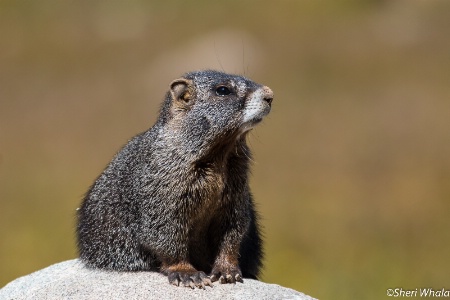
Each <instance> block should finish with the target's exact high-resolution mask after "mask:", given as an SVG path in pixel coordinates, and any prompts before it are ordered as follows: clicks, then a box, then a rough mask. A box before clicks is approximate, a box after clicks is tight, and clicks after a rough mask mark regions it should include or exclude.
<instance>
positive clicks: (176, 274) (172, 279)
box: [167, 271, 212, 289]
mask: <svg viewBox="0 0 450 300" xmlns="http://www.w3.org/2000/svg"><path fill="white" fill-rule="evenodd" d="M167 277H168V278H169V283H170V284H173V285H176V286H180V285H181V286H185V287H190V288H193V289H194V288H195V287H198V288H200V289H204V288H205V286H206V285H209V286H210V287H212V282H211V279H209V277H208V276H207V275H206V274H205V273H204V272H201V271H172V272H170V271H169V272H168V274H167Z"/></svg>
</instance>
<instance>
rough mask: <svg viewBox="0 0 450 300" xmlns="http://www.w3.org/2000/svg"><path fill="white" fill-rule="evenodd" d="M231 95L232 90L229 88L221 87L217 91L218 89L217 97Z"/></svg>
mask: <svg viewBox="0 0 450 300" xmlns="http://www.w3.org/2000/svg"><path fill="white" fill-rule="evenodd" d="M229 94H231V91H230V89H229V88H227V87H226V86H223V85H222V86H219V87H218V88H217V89H216V95H217V96H226V95H229Z"/></svg>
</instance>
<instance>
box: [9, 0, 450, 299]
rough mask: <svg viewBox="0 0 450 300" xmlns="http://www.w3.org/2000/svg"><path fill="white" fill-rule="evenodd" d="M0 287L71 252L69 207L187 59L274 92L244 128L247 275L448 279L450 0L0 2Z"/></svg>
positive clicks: (340, 286) (334, 291) (188, 64)
mask: <svg viewBox="0 0 450 300" xmlns="http://www.w3.org/2000/svg"><path fill="white" fill-rule="evenodd" d="M0 37H1V39H0V45H1V46H0V243H1V244H0V286H3V285H5V284H6V283H7V282H9V281H11V280H13V279H15V278H16V277H18V276H22V275H26V274H28V273H30V272H32V271H35V270H38V269H40V268H44V267H46V266H48V265H50V264H53V263H57V262H60V261H62V260H67V259H72V258H75V257H76V255H77V254H76V247H75V238H74V228H75V209H76V208H77V207H78V205H79V203H80V201H81V199H82V196H83V194H84V193H85V192H86V190H87V189H88V187H89V185H90V184H91V183H92V182H93V180H94V179H95V178H96V176H98V175H99V173H100V172H101V171H102V169H103V168H104V167H105V165H106V164H107V163H108V162H109V160H110V159H111V158H112V156H113V155H114V153H115V152H116V151H117V150H118V149H119V148H120V147H121V146H122V145H123V144H124V143H126V141H127V140H128V139H129V138H131V137H132V136H133V135H135V134H137V133H138V132H141V131H143V130H145V129H147V128H149V127H150V126H151V125H152V124H153V122H154V121H155V119H156V116H157V113H158V108H159V103H160V101H161V100H162V99H163V96H164V93H165V91H166V90H167V87H168V84H169V83H170V81H172V80H173V79H175V78H177V77H178V76H180V75H181V74H183V73H184V72H186V71H190V70H195V69H206V68H213V69H219V70H225V71H227V72H231V73H239V74H244V75H246V76H248V77H250V78H252V79H254V80H255V81H257V82H260V83H262V84H265V85H268V86H269V87H271V88H272V90H273V91H274V93H275V99H274V102H273V109H272V112H271V114H270V115H269V116H268V117H267V118H266V120H265V121H264V123H263V124H262V125H260V126H259V127H258V128H256V129H255V130H254V131H253V133H252V134H251V137H250V139H249V144H250V146H251V147H252V149H253V153H254V161H255V162H254V165H253V172H252V173H253V175H252V179H251V187H252V191H253V193H254V196H255V199H256V202H257V203H258V209H259V211H260V213H261V215H262V224H263V225H264V232H265V249H266V259H265V269H264V274H263V277H262V279H263V280H264V281H266V282H271V283H277V284H280V285H284V286H287V287H291V288H294V289H297V290H299V291H302V292H305V293H307V294H310V295H311V296H314V297H318V298H322V299H380V298H387V296H386V290H387V289H388V288H396V287H402V288H403V289H416V288H421V287H433V288H435V289H441V288H442V287H445V288H447V289H449V288H450V283H449V281H448V278H449V277H448V275H449V270H450V255H449V253H450V218H449V216H450V215H449V213H450V2H449V1H432V0H430V1H413V0H405V1H395V0H392V1H382V0H378V1H374V0H373V1H308V0H298V1H293V0H292V1H287V0H283V1H250V0H247V1H153V2H151V1H98V2H97V1H1V2H0Z"/></svg>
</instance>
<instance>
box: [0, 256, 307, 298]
mask: <svg viewBox="0 0 450 300" xmlns="http://www.w3.org/2000/svg"><path fill="white" fill-rule="evenodd" d="M0 299H1V300H4V299H5V300H6V299H14V300H19V299H37V300H40V299H126V300H131V299H159V300H161V299H221V300H223V299H246V300H247V299H258V300H261V299H268V300H269V299H270V300H272V299H314V298H311V297H309V296H307V295H305V294H302V293H300V292H297V291H295V290H292V289H289V288H285V287H282V286H279V285H276V284H267V283H263V282H261V281H257V280H251V279H244V283H243V284H242V283H237V284H235V285H233V284H219V283H217V282H216V283H214V287H213V288H211V287H206V289H205V290H201V289H194V290H193V289H190V288H185V287H175V286H172V285H170V284H169V283H168V281H167V278H166V277H165V276H163V275H161V274H158V273H155V272H134V273H131V272H129V273H128V272H109V271H101V270H90V269H87V268H85V267H84V265H83V264H82V263H81V262H80V261H79V260H78V259H74V260H68V261H64V262H61V263H58V264H55V265H52V266H50V267H48V268H45V269H42V270H40V271H37V272H34V273H32V274H30V275H27V276H24V277H20V278H18V279H16V280H14V281H12V282H10V283H9V284H7V285H6V286H5V287H3V288H2V289H1V290H0Z"/></svg>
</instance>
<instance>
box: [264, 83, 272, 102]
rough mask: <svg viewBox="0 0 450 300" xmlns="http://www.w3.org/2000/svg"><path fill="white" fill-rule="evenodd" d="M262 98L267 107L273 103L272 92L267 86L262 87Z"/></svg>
mask: <svg viewBox="0 0 450 300" xmlns="http://www.w3.org/2000/svg"><path fill="white" fill-rule="evenodd" d="M262 90H263V93H264V96H263V99H264V101H266V102H267V103H268V104H269V105H271V104H272V101H273V92H272V90H271V89H270V88H269V87H268V86H263V88H262Z"/></svg>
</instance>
